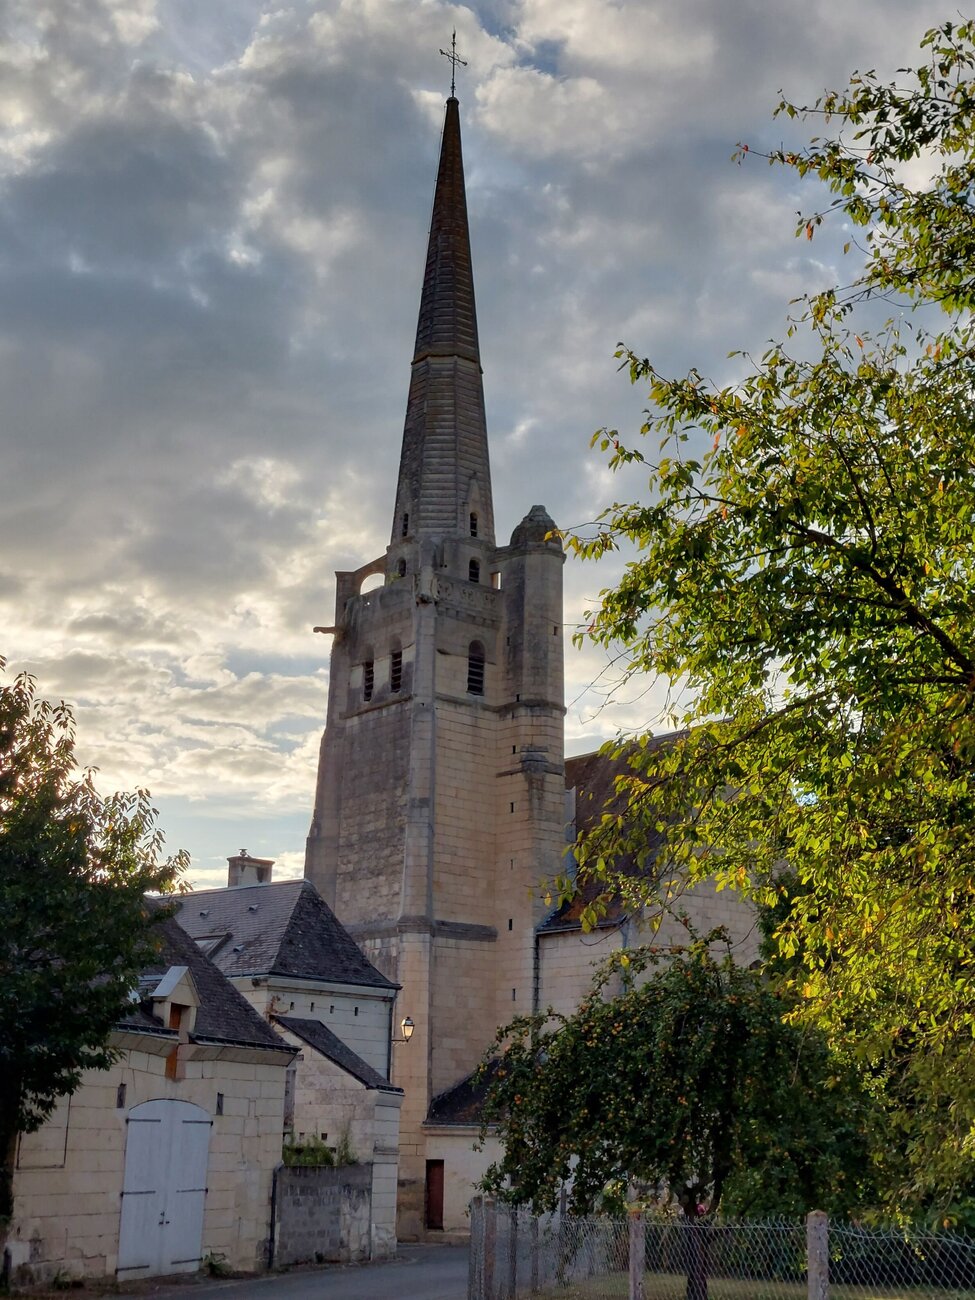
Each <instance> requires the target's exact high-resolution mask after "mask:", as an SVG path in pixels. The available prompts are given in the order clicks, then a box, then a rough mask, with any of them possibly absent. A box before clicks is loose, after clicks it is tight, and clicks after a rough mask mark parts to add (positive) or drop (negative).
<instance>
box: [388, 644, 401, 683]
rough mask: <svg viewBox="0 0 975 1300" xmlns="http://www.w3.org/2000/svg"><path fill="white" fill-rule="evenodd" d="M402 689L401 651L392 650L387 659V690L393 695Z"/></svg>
mask: <svg viewBox="0 0 975 1300" xmlns="http://www.w3.org/2000/svg"><path fill="white" fill-rule="evenodd" d="M402 688H403V651H402V650H394V651H393V653H392V654H391V655H390V657H389V689H390V690H391V691H392V692H393V693H394V694H395V693H396V692H397V691H400V690H402Z"/></svg>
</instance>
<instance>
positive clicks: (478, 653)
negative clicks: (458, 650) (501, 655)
mask: <svg viewBox="0 0 975 1300" xmlns="http://www.w3.org/2000/svg"><path fill="white" fill-rule="evenodd" d="M467 694H468V695H483V694H484V647H483V646H482V645H481V643H480V641H472V642H471V645H470V649H469V650H468V652H467Z"/></svg>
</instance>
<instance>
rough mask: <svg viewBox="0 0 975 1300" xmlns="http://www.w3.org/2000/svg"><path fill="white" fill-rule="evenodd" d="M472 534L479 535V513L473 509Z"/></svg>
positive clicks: (473, 535)
mask: <svg viewBox="0 0 975 1300" xmlns="http://www.w3.org/2000/svg"><path fill="white" fill-rule="evenodd" d="M471 536H472V537H476V536H477V514H476V512H475V511H473V510H472V511H471Z"/></svg>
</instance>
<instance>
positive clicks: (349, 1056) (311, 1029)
mask: <svg viewBox="0 0 975 1300" xmlns="http://www.w3.org/2000/svg"><path fill="white" fill-rule="evenodd" d="M274 1019H275V1020H276V1021H277V1023H278V1024H279V1025H281V1026H283V1028H285V1029H288V1030H290V1031H291V1033H292V1034H295V1035H296V1037H298V1038H300V1039H301V1041H302V1042H303V1043H307V1044H308V1046H309V1047H312V1048H314V1049H315V1051H316V1052H320V1053H321V1055H322V1056H325V1057H327V1058H328V1059H329V1060H330V1061H332V1062H333V1063H334V1064H335V1065H338V1066H340V1067H341V1068H342V1069H343V1070H345V1072H346V1073H347V1074H351V1075H352V1077H353V1078H354V1079H358V1080H359V1082H360V1083H364V1084H365V1085H366V1087H367V1088H378V1089H380V1090H381V1091H382V1092H402V1091H403V1089H402V1088H397V1087H396V1086H395V1084H392V1083H390V1082H389V1080H388V1079H387V1078H384V1076H383V1075H381V1074H380V1073H379V1071H378V1070H374V1069H373V1068H372V1066H371V1065H369V1064H368V1063H367V1062H366V1061H364V1060H363V1059H362V1057H361V1056H357V1055H356V1054H355V1052H353V1050H352V1048H351V1047H347V1046H346V1045H345V1043H343V1042H342V1040H341V1038H337V1037H336V1035H335V1034H333V1033H332V1031H331V1029H329V1028H328V1026H327V1025H323V1024H322V1022H321V1021H320V1020H305V1019H303V1018H301V1017H298V1016H275V1017H274Z"/></svg>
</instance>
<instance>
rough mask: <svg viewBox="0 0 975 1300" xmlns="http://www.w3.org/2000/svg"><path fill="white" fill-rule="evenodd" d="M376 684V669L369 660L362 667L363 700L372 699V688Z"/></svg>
mask: <svg viewBox="0 0 975 1300" xmlns="http://www.w3.org/2000/svg"><path fill="white" fill-rule="evenodd" d="M375 682H376V667H375V664H374V663H373V661H372V660H371V659H367V660H366V662H365V663H364V664H363V665H362V698H363V699H364V700H371V699H372V688H373V686H374V685H375Z"/></svg>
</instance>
